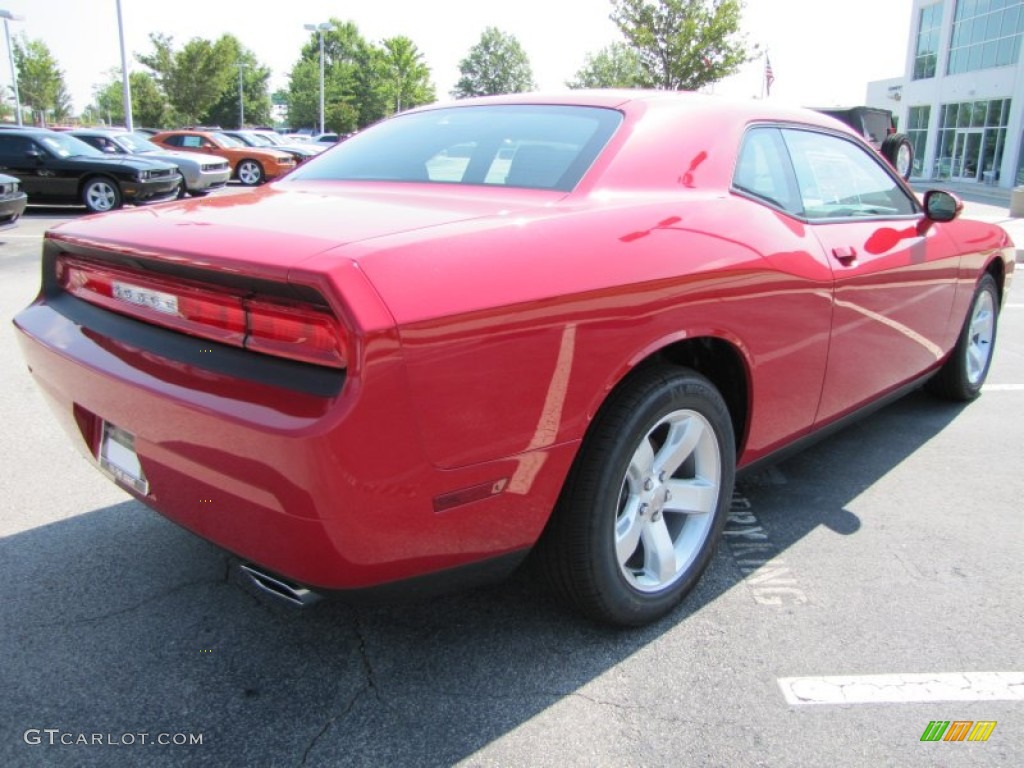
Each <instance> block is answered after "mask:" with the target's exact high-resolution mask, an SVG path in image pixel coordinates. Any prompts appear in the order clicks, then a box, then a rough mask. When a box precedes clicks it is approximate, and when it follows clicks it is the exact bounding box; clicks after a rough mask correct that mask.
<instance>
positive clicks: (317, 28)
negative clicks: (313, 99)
mask: <svg viewBox="0 0 1024 768" xmlns="http://www.w3.org/2000/svg"><path fill="white" fill-rule="evenodd" d="M302 26H303V28H304V29H308V30H309V31H310V32H316V33H317V35H319V36H320V133H323V132H324V130H325V129H324V32H329V31H330V30H332V29H334V25H333V24H331V23H330V22H328V21H325V22H322V23H320V24H303V25H302Z"/></svg>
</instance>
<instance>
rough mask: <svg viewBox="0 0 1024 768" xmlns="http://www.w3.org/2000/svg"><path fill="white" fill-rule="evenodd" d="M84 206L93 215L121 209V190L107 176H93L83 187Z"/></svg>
mask: <svg viewBox="0 0 1024 768" xmlns="http://www.w3.org/2000/svg"><path fill="white" fill-rule="evenodd" d="M82 204H83V205H84V206H85V207H86V208H88V209H89V211H90V212H92V213H106V212H107V211H114V210H117V209H118V208H120V207H121V205H122V201H121V188H120V187H119V186H118V185H117V182H116V181H114V180H113V179H109V178H107V177H106V176H93V177H92V178H90V179H87V180H86V182H85V184H83V185H82Z"/></svg>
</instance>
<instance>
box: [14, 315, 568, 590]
mask: <svg viewBox="0 0 1024 768" xmlns="http://www.w3.org/2000/svg"><path fill="white" fill-rule="evenodd" d="M81 305H82V302H79V301H78V300H77V299H73V298H72V297H69V296H61V297H59V299H55V300H51V301H46V300H43V301H41V302H38V303H36V304H34V305H32V306H30V307H29V308H27V309H26V310H24V311H23V312H21V313H20V314H19V315H18V316H17V317H16V318H15V324H16V326H17V328H18V329H19V331H20V333H18V337H19V342H20V344H21V347H22V351H23V354H24V357H25V359H26V360H27V362H28V365H29V368H30V371H31V372H32V374H33V376H34V378H35V379H36V381H37V383H38V384H39V386H40V387H41V389H42V391H43V392H44V393H45V395H46V398H47V399H48V401H49V402H50V404H51V406H52V408H53V410H54V412H55V413H56V414H57V416H58V418H59V419H60V421H61V423H62V424H63V426H64V428H65V430H66V431H67V432H68V433H69V435H70V436H71V438H72V440H73V441H74V442H75V444H76V445H77V446H78V448H79V449H80V450H81V451H82V453H83V454H85V455H86V456H88V457H90V459H92V460H93V461H94V462H95V456H96V451H97V448H98V442H99V434H100V429H101V425H102V423H103V421H107V422H109V423H111V424H114V425H116V426H118V427H120V428H122V429H124V430H127V431H128V432H130V433H131V434H132V435H134V437H135V449H136V451H137V453H138V456H139V462H140V464H141V466H142V468H143V470H144V472H145V474H146V477H147V479H148V481H149V493H148V494H147V495H146V496H139V495H138V494H137V493H135V492H133V491H131V490H130V489H128V488H125V490H127V491H128V492H130V493H132V495H135V496H136V497H137V498H139V499H140V500H141V501H142V502H144V503H145V504H147V505H148V506H150V507H152V508H154V509H155V510H157V511H159V512H160V513H162V514H163V515H165V516H166V517H168V518H169V519H171V520H173V521H174V522H176V523H178V524H180V525H182V526H183V527H185V528H187V529H188V530H190V531H193V532H194V533H196V534H198V535H199V536H201V537H203V538H206V539H208V540H210V541H212V542H214V543H215V544H217V545H219V546H221V547H223V548H224V549H227V550H229V551H231V552H233V553H235V554H236V555H238V556H240V557H242V558H244V559H246V560H249V561H251V562H254V563H256V564H258V565H260V566H262V567H263V568H266V569H268V570H270V571H273V572H274V573H277V574H280V575H282V576H285V577H287V578H289V579H292V580H294V581H296V582H299V583H302V584H305V585H308V586H311V587H314V588H317V589H326V590H352V589H364V588H367V587H374V586H380V585H385V584H389V583H392V582H397V581H402V580H406V579H410V578H415V577H420V576H425V575H428V574H433V573H437V572H442V571H446V570H448V569H452V568H455V567H457V566H462V565H467V564H470V563H477V562H482V561H486V560H488V559H491V558H494V557H498V556H502V555H508V554H510V553H513V552H522V551H524V550H526V549H528V548H529V547H530V546H532V544H533V543H534V541H535V540H536V538H537V537H538V536H539V534H540V532H541V530H542V528H543V526H544V523H545V522H546V520H547V517H548V515H549V513H550V510H551V508H552V506H553V504H554V501H555V499H556V498H557V494H558V491H559V488H560V486H561V483H562V480H563V479H564V476H565V474H566V472H567V471H568V467H569V464H570V463H571V461H572V457H573V455H574V453H575V445H561V446H554V447H552V448H549V449H547V450H545V451H542V452H531V453H528V454H523V455H521V456H517V457H512V458H509V459H504V460H500V461H496V462H489V463H487V464H485V465H478V466H474V467H469V468H465V469H460V470H457V471H444V470H438V469H436V468H435V467H433V466H431V465H430V463H429V462H428V461H426V460H425V458H424V457H423V455H422V452H421V449H420V446H419V444H418V440H416V439H415V436H414V435H415V429H414V428H413V426H412V425H413V423H414V421H413V418H412V414H411V413H410V412H409V410H408V406H407V403H406V398H405V394H404V392H405V380H404V376H403V374H402V370H401V366H400V364H399V363H398V362H397V361H396V360H393V359H384V358H382V359H380V360H378V361H376V364H375V365H374V366H373V369H374V373H373V375H372V376H364V377H363V378H362V380H361V381H360V382H359V386H355V387H346V386H341V387H340V389H339V391H338V392H337V393H333V394H332V393H330V392H327V391H323V389H322V387H321V388H320V389H319V390H318V389H317V387H307V388H306V390H307V391H302V390H300V389H296V388H295V387H292V386H282V385H281V384H279V383H278V382H277V381H276V380H274V378H273V377H262V380H259V379H260V378H261V377H260V376H249V375H246V376H245V377H244V378H243V377H241V376H239V375H236V374H233V373H232V371H233V370H236V369H237V370H243V369H244V365H242V364H241V363H244V362H245V361H244V359H243V357H244V356H249V357H252V354H251V353H248V352H244V351H241V350H230V349H221V348H219V347H218V345H215V344H211V343H210V342H201V341H199V340H194V339H189V338H187V337H183V336H181V335H180V334H175V333H173V332H170V331H164V330H162V329H157V328H153V327H150V326H146V325H144V324H141V323H137V322H136V321H134V320H130V319H128V318H121V317H119V316H111V315H110V313H103V311H102V310H97V309H93V308H89V309H88V311H86V312H85V314H84V315H76V314H75V312H74V311H71V310H72V309H74V308H76V307H77V308H79V309H80V308H81ZM86 306H87V305H86ZM76 311H77V310H76ZM89 312H93V313H96V312H99V313H102V314H103V315H106V316H107V317H108V320H109V324H108V326H103V325H102V324H96V323H92V322H90V321H89V317H88V315H89ZM83 318H84V319H83ZM110 318H112V319H110ZM111 328H114V329H115V331H113V332H112V331H111ZM118 329H120V330H118ZM121 330H123V331H124V332H123V333H122V332H121ZM132 334H141V335H134V336H133V335H132ZM139 340H142V341H144V342H145V343H139V344H137V343H136V342H137V341H139ZM161 340H163V341H161ZM163 342H166V344H165V343H163ZM191 347H195V348H196V350H191V351H190V349H191ZM200 347H201V348H203V349H202V350H199V349H198V348H200ZM154 350H156V351H154ZM371 353H372V350H371ZM200 354H204V355H206V358H205V359H208V360H211V363H210V367H204V366H205V364H204V363H199V362H197V361H198V360H200V359H203V358H200V357H198V355H200ZM190 355H191V357H190ZM232 355H234V356H236V357H234V358H232V357H231V356H232ZM257 357H258V356H257ZM225 360H226V363H223V361H225ZM215 361H221V362H222V363H223V364H219V365H218V364H214V362H215ZM275 364H276V365H285V366H291V367H293V369H294V373H295V376H296V377H300V376H301V375H302V373H303V370H304V369H307V368H309V367H308V366H303V365H302V364H293V363H288V362H283V363H282V362H278V361H275ZM253 365H255V366H256V369H261V367H262V362H261V361H255V362H253V361H250V367H251V366H253ZM285 379H286V380H288V379H287V377H285ZM356 393H359V394H356ZM524 470H525V471H526V474H527V475H528V477H527V478H526V481H525V482H523V481H520V482H515V483H513V482H512V478H514V477H515V476H516V475H517V474H522V473H523V471H524ZM513 487H514V488H515V489H516V491H515V492H514V493H513V492H510V491H509V488H513ZM481 488H483V489H485V492H484V493H480V492H479V489H481ZM466 489H472V490H473V493H470V494H468V495H464V496H459V494H461V493H463V492H464V491H466ZM453 494H454V496H453ZM453 498H455V499H456V501H457V502H458V503H454V504H448V505H441V506H442V508H440V509H439V504H438V499H444V500H448V501H451V500H452V499H453Z"/></svg>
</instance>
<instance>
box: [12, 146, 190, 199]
mask: <svg viewBox="0 0 1024 768" xmlns="http://www.w3.org/2000/svg"><path fill="white" fill-rule="evenodd" d="M0 173H5V174H9V175H10V176H13V177H15V178H16V179H18V180H19V181H20V183H21V188H22V189H23V190H24V191H25V193H26V195H27V196H28V199H29V200H31V201H32V202H33V203H43V204H46V203H49V204H53V203H70V204H76V203H77V204H81V205H84V206H85V207H86V208H88V209H89V210H90V211H93V212H97V213H99V212H103V211H112V210H114V209H115V208H120V207H121V206H122V205H124V204H125V203H135V204H137V203H150V202H160V201H163V200H173V199H174V198H175V197H177V196H178V190H179V188H180V187H181V183H182V177H181V173H180V171H179V170H178V168H177V166H175V165H172V164H171V163H168V162H163V161H160V160H149V159H146V158H143V157H134V156H131V155H119V156H117V157H112V156H110V155H107V154H104V153H103V152H101V151H100V150H98V149H96V148H95V147H93V146H91V145H89V144H86V143H85V142H84V141H82V140H81V139H78V138H75V137H74V136H70V135H68V134H66V133H58V132H56V131H50V130H47V129H45V128H17V129H7V130H4V131H0Z"/></svg>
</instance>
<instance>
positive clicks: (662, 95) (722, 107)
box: [400, 88, 836, 129]
mask: <svg viewBox="0 0 1024 768" xmlns="http://www.w3.org/2000/svg"><path fill="white" fill-rule="evenodd" d="M492 104H493V105H524V106H525V105H545V106H580V107H603V108H605V109H617V110H620V111H622V112H637V113H639V112H643V111H647V110H649V109H652V108H669V109H674V110H679V111H683V112H692V113H693V114H694V115H698V114H699V115H701V116H702V117H704V118H706V119H715V120H722V121H726V120H728V121H734V120H742V121H744V122H755V121H772V120H774V121H778V122H786V123H789V122H797V123H806V124H810V125H817V126H820V127H823V128H831V129H835V127H836V122H835V121H834V120H833V119H832V118H829V117H827V116H825V115H822V114H821V113H820V112H815V111H813V110H810V109H804V108H802V107H791V106H786V105H778V104H775V103H773V102H769V101H766V100H764V99H736V98H731V97H727V96H717V95H714V94H704V93H695V92H691V91H662V90H645V89H615V88H608V89H603V88H598V89H579V90H572V91H564V92H550V93H546V92H531V93H516V94H506V95H501V96H477V97H473V98H468V99H459V100H457V101H447V102H438V103H436V104H431V105H428V106H423V107H417V108H415V109H411V110H408V111H407V112H403V113H400V114H409V113H413V112H426V111H430V110H434V109H442V108H460V107H473V106H484V105H492Z"/></svg>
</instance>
